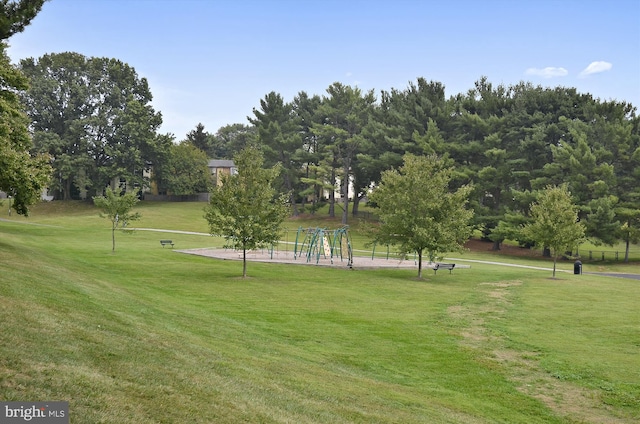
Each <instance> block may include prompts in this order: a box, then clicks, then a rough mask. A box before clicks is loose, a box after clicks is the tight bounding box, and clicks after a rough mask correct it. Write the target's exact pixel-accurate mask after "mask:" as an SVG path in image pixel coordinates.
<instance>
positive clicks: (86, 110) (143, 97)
mask: <svg viewBox="0 0 640 424" xmlns="http://www.w3.org/2000/svg"><path fill="white" fill-rule="evenodd" d="M20 66H21V69H22V71H23V72H24V73H25V74H26V75H27V76H28V77H29V78H30V79H31V86H30V88H29V90H28V91H27V92H26V93H25V95H24V96H23V100H24V102H25V104H26V106H27V114H28V115H29V117H30V118H31V121H32V124H31V129H32V131H33V133H34V142H35V144H36V149H37V150H38V151H40V152H46V153H49V154H50V155H51V156H52V157H53V158H54V162H53V166H54V169H55V176H56V178H55V179H54V183H55V184H56V186H54V187H53V188H54V189H57V191H58V194H59V195H61V197H62V198H64V199H70V198H72V197H81V198H84V197H85V195H86V193H87V192H91V193H95V194H99V193H101V191H102V188H103V187H105V186H106V185H107V184H109V183H110V182H111V181H114V180H117V179H124V180H126V181H127V184H129V186H130V187H131V186H135V187H140V188H142V187H143V186H144V185H146V184H147V181H146V180H145V179H144V174H143V171H144V169H145V168H146V167H147V166H148V163H149V162H153V160H154V156H155V153H154V150H155V149H156V147H157V145H156V142H157V138H156V131H157V129H158V128H159V127H160V124H161V123H162V117H161V115H160V113H157V112H155V110H154V109H153V107H152V106H151V104H150V103H151V100H152V95H151V91H150V89H149V85H148V82H147V80H146V79H145V78H139V77H138V74H137V73H136V71H135V69H134V68H132V67H131V66H129V65H127V64H126V63H123V62H121V61H119V60H116V59H109V58H95V57H93V58H87V57H84V56H83V55H81V54H78V53H69V52H67V53H57V54H47V55H44V56H42V57H41V58H39V59H38V60H36V59H33V58H28V59H24V60H22V61H21V62H20Z"/></svg>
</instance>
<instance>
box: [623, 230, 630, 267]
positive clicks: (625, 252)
mask: <svg viewBox="0 0 640 424" xmlns="http://www.w3.org/2000/svg"><path fill="white" fill-rule="evenodd" d="M624 261H625V262H629V235H628V234H627V237H626V239H625V248H624Z"/></svg>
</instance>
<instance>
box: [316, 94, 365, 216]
mask: <svg viewBox="0 0 640 424" xmlns="http://www.w3.org/2000/svg"><path fill="white" fill-rule="evenodd" d="M375 101H376V99H375V96H374V94H373V90H370V91H368V92H366V93H363V92H362V90H360V89H359V88H357V87H356V88H353V87H350V86H348V85H347V86H345V85H343V84H341V83H339V82H335V83H333V84H331V85H330V86H329V88H327V96H324V97H323V99H322V104H321V106H320V110H319V114H320V115H321V116H322V123H319V124H315V125H314V126H313V131H314V133H315V134H316V135H317V136H319V137H321V138H323V139H324V146H325V151H324V153H325V155H326V158H327V159H326V160H327V161H328V162H329V163H330V164H331V167H332V176H331V183H334V184H335V183H336V182H337V178H338V177H339V179H340V193H341V197H342V205H343V206H342V223H343V224H347V219H348V215H349V186H350V184H351V177H352V176H353V168H352V167H353V166H354V162H355V160H356V157H357V155H358V153H359V152H360V149H361V145H362V144H363V142H364V137H363V134H362V133H363V130H364V128H365V127H366V125H367V124H368V122H369V117H370V115H371V113H372V110H373V105H374V103H375ZM331 205H332V206H333V196H332V197H331ZM332 212H333V209H330V213H331V214H332ZM332 216H333V214H332Z"/></svg>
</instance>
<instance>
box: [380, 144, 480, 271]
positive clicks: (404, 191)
mask: <svg viewBox="0 0 640 424" xmlns="http://www.w3.org/2000/svg"><path fill="white" fill-rule="evenodd" d="M452 172H453V169H452V168H450V167H448V166H447V165H446V162H445V161H444V160H443V159H441V158H439V157H437V156H435V155H430V156H413V155H407V156H405V158H404V165H403V166H402V167H401V168H400V169H398V170H389V171H386V172H384V173H383V174H382V181H381V182H380V185H379V186H378V187H377V188H376V189H374V191H373V193H372V194H371V201H372V202H373V203H375V204H376V205H377V207H378V209H379V210H378V215H379V217H380V222H381V224H380V226H379V228H377V230H376V231H375V234H374V240H375V241H376V242H377V243H381V244H388V245H396V246H398V247H399V250H400V252H401V254H407V253H413V252H415V253H416V254H417V255H418V278H421V277H422V258H423V254H424V253H425V252H426V254H427V257H428V258H429V260H430V261H435V260H436V259H437V258H439V257H441V256H442V255H443V254H444V253H447V252H452V251H458V250H460V249H461V247H462V244H463V243H464V242H465V241H467V239H468V238H469V236H470V235H471V227H470V220H471V218H472V216H473V212H472V211H471V210H469V209H467V208H466V204H467V201H468V196H469V193H470V191H471V187H469V186H463V187H461V188H459V189H457V190H455V191H452V190H450V188H449V182H450V180H451V173H452Z"/></svg>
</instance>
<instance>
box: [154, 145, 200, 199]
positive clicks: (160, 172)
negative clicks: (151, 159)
mask: <svg viewBox="0 0 640 424" xmlns="http://www.w3.org/2000/svg"><path fill="white" fill-rule="evenodd" d="M208 161H209V160H208V158H207V154H206V153H205V152H203V151H202V150H200V149H199V148H197V147H196V146H194V145H193V144H192V143H190V142H182V143H180V144H172V145H171V146H170V147H169V154H168V155H167V157H166V158H165V160H164V162H163V163H160V164H158V166H157V167H155V168H154V171H156V173H157V175H156V182H157V183H158V188H159V190H160V191H163V192H164V191H166V192H168V193H170V194H177V195H186V194H196V193H206V192H208V191H209V188H210V186H211V175H210V173H209V168H208V167H207V164H208Z"/></svg>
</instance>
